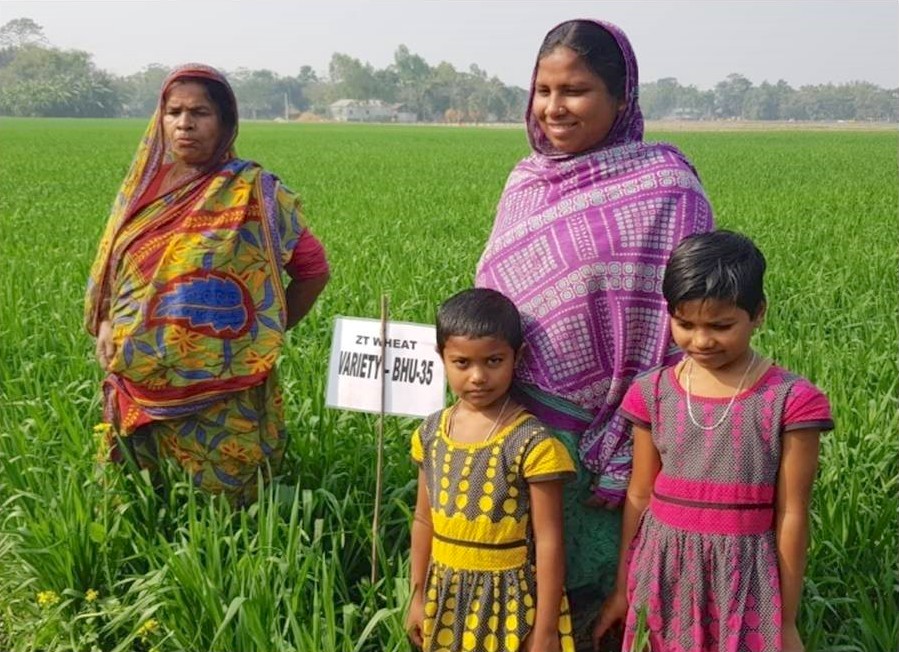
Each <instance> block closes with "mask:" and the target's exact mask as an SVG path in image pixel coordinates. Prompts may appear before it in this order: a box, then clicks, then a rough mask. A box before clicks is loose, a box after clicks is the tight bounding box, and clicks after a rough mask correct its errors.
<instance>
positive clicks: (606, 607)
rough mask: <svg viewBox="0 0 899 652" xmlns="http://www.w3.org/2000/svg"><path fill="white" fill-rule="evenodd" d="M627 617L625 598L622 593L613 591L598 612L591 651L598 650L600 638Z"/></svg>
mask: <svg viewBox="0 0 899 652" xmlns="http://www.w3.org/2000/svg"><path fill="white" fill-rule="evenodd" d="M626 615H627V596H626V595H625V593H624V591H619V590H617V589H616V590H615V592H614V593H612V595H610V596H609V597H608V598H606V601H605V602H603V603H602V609H600V611H599V618H597V619H596V624H595V625H594V626H593V649H594V650H598V649H599V646H600V644H601V642H602V637H603V636H605V635H606V633H608V632H609V630H611V629H612V627H613V626H615V624H616V623H619V622H624V617H625V616H626Z"/></svg>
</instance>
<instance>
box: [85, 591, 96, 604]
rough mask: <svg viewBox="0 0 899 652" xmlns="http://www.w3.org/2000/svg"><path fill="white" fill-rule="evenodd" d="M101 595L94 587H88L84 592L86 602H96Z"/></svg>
mask: <svg viewBox="0 0 899 652" xmlns="http://www.w3.org/2000/svg"><path fill="white" fill-rule="evenodd" d="M99 597H100V593H99V592H97V591H95V590H94V589H88V590H87V592H86V593H85V594H84V600H85V602H96V600H97V598H99Z"/></svg>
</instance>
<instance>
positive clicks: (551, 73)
mask: <svg viewBox="0 0 899 652" xmlns="http://www.w3.org/2000/svg"><path fill="white" fill-rule="evenodd" d="M623 107H624V102H623V101H621V100H618V99H616V98H615V97H613V96H612V95H611V94H610V93H609V90H608V89H607V88H606V84H605V82H604V81H603V80H602V78H601V77H600V76H599V75H597V74H596V73H595V72H593V71H592V70H590V68H588V67H587V64H586V63H584V61H583V60H582V59H581V57H580V56H578V54H577V53H576V52H575V51H574V50H572V49H571V48H568V47H565V46H559V47H557V48H556V49H555V50H553V51H552V52H550V53H549V54H547V55H546V56H544V57H543V58H542V59H540V60H539V61H538V63H537V76H536V78H535V80H534V99H533V101H532V103H531V113H532V114H533V116H534V117H535V118H536V119H537V122H538V124H539V125H540V128H541V129H542V130H543V133H544V134H546V137H547V138H548V139H549V142H550V143H552V145H553V146H554V147H555V148H556V149H558V150H560V151H562V152H565V153H566V154H578V153H580V152H584V151H586V150H588V149H592V148H594V147H597V146H598V145H600V144H601V143H602V142H603V141H604V140H605V139H606V136H608V135H609V131H610V130H611V129H612V125H613V124H614V122H615V118H616V117H617V116H618V112H619V111H620V110H621V109H622V108H623Z"/></svg>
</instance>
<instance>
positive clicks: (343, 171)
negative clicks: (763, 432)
mask: <svg viewBox="0 0 899 652" xmlns="http://www.w3.org/2000/svg"><path fill="white" fill-rule="evenodd" d="M143 126H144V123H143V122H137V121H126V120H123V121H100V120H97V121H92V120H80V121H75V120H68V121H67V120H12V119H4V120H0V226H2V237H0V266H2V267H0V269H2V283H0V650H3V651H8V650H9V651H16V652H22V651H26V650H41V651H48V652H49V651H54V652H56V651H61V650H69V651H76V650H77V651H79V652H81V651H84V652H95V651H101V650H102V651H103V652H111V651H115V652H121V651H125V650H129V651H132V650H133V651H139V652H149V651H150V650H153V651H158V652H165V651H174V650H191V651H206V650H209V651H211V650H215V651H222V652H254V651H257V650H271V651H273V652H288V651H297V652H330V651H340V652H356V651H359V652H361V651H372V652H375V651H378V652H381V651H391V650H406V649H408V644H407V643H406V641H405V636H404V634H403V626H402V622H403V609H404V606H405V602H406V600H407V598H408V590H407V582H408V560H407V554H408V525H409V519H410V507H411V505H412V503H413V500H414V483H413V478H414V474H413V465H412V463H411V461H410V460H409V458H408V440H409V434H410V432H411V429H412V428H413V426H414V421H413V420H410V419H399V418H393V417H388V419H387V423H386V450H385V459H386V465H385V477H384V486H385V489H384V508H383V514H382V531H381V536H380V537H379V541H380V543H379V545H380V553H381V554H380V563H379V568H378V577H379V579H378V581H377V582H375V583H374V584H372V583H371V581H370V579H369V574H370V567H369V551H370V547H371V533H370V522H371V512H372V505H373V501H374V487H375V470H374V459H375V441H376V435H375V432H376V418H375V417H374V416H371V415H364V414H358V413H345V412H339V411H336V410H332V409H329V408H326V407H325V406H324V391H325V375H326V364H327V357H328V351H329V346H330V335H331V329H332V324H333V319H334V317H335V316H337V315H349V316H364V317H376V316H377V315H378V312H379V300H380V295H381V293H386V294H387V295H389V298H390V305H391V318H393V319H397V320H403V321H413V322H425V323H428V322H431V321H432V319H433V316H434V311H435V308H436V306H437V304H438V303H439V302H440V301H441V300H442V299H443V298H445V297H447V296H448V295H449V294H451V293H453V292H455V291H457V290H459V289H462V288H464V287H467V286H470V284H471V281H472V276H473V270H474V267H475V263H476V261H477V259H478V257H479V255H480V251H481V247H482V245H483V243H484V241H485V239H486V237H487V235H488V232H489V229H490V226H491V221H492V218H493V214H494V208H495V205H496V202H497V199H498V197H499V195H500V191H501V189H502V187H503V184H504V182H505V178H506V175H507V174H508V172H509V170H510V169H511V168H512V166H513V165H514V163H515V162H516V161H517V160H518V159H519V158H520V157H521V156H523V155H524V154H525V153H526V152H527V151H528V148H527V144H526V142H525V139H524V135H523V132H522V131H521V130H518V129H486V128H481V129H478V128H468V129H462V128H440V127H391V126H336V125H293V124H291V125H278V124H261V123H248V124H245V125H244V126H243V127H242V129H241V136H240V138H239V140H238V150H239V152H240V154H241V155H242V156H243V157H246V158H253V159H256V160H257V161H259V162H260V163H262V164H263V165H264V166H265V167H266V168H268V169H270V170H273V171H275V172H277V173H278V174H279V175H280V176H281V177H282V179H283V180H284V181H285V182H286V183H287V184H288V185H289V186H290V187H292V188H293V189H295V190H297V191H299V192H300V193H301V195H302V197H303V199H304V202H305V205H306V218H307V221H308V223H309V225H310V227H311V228H312V230H313V231H314V232H315V233H316V234H317V235H318V236H319V237H320V238H321V240H322V241H323V242H324V244H325V246H326V248H327V249H328V252H329V258H330V261H331V266H332V281H331V284H330V285H329V286H328V288H327V289H326V291H325V293H324V294H323V295H322V297H321V299H320V300H319V302H318V304H317V305H316V307H315V309H314V310H313V312H312V313H311V314H310V315H309V316H308V317H307V318H306V320H304V321H303V322H302V323H301V324H300V326H299V327H298V328H297V329H295V330H294V331H293V332H291V334H290V336H289V339H288V345H287V347H286V349H285V352H284V356H283V359H282V361H281V375H282V378H283V383H284V387H285V394H286V397H285V398H286V403H287V404H286V412H287V418H288V428H289V432H290V442H289V446H288V451H287V456H286V460H285V464H284V466H283V468H282V470H281V475H280V476H279V477H278V479H277V481H276V482H275V483H273V484H272V485H270V486H269V487H268V488H266V489H265V490H264V491H262V492H261V494H260V499H259V501H258V503H257V504H255V505H254V506H253V507H251V508H249V509H246V510H244V511H239V512H232V511H231V510H230V509H229V507H228V506H227V504H226V503H225V502H224V501H222V500H220V499H212V498H209V497H206V496H201V495H196V494H195V493H194V492H193V491H192V490H190V488H189V487H188V486H187V484H186V483H185V482H184V478H182V477H181V476H180V475H179V474H178V473H176V472H172V473H170V474H169V475H170V477H169V487H168V491H166V492H165V493H164V494H161V495H157V494H156V493H154V491H153V489H152V488H151V486H150V485H149V484H148V482H147V479H146V478H145V477H142V476H141V475H140V474H136V473H122V472H119V471H118V470H115V469H109V468H103V467H101V466H100V465H98V464H97V461H96V442H95V434H94V431H93V429H94V426H95V425H96V424H97V423H98V421H100V409H99V396H98V384H99V380H100V371H99V369H98V368H97V366H96V364H95V363H94V360H93V345H92V342H91V340H90V338H89V337H88V336H87V335H86V334H85V332H84V331H83V329H82V327H81V314H82V298H83V290H84V285H85V279H86V278H87V273H88V267H89V265H90V263H91V261H92V259H93V255H94V251H95V247H96V244H97V242H98V239H99V236H100V232H101V230H102V228H103V225H104V222H105V219H106V216H107V214H108V210H109V206H110V203H111V201H112V198H113V196H114V194H115V192H116V190H117V188H118V184H119V182H120V181H121V179H122V177H123V176H124V173H125V171H126V169H127V166H128V164H129V162H130V160H131V156H132V154H133V152H134V148H135V146H136V144H137V140H138V138H139V136H140V134H141V132H142V130H143ZM648 139H650V140H668V141H671V142H674V143H675V144H676V145H678V146H679V147H681V148H682V149H683V150H684V151H685V152H686V153H687V155H688V156H689V157H690V158H691V159H692V160H693V161H694V163H695V164H696V166H697V168H698V169H699V171H700V174H701V177H702V179H703V181H704V183H705V186H706V189H707V192H708V194H709V197H710V199H711V202H712V204H713V206H714V208H715V213H716V217H717V221H718V224H719V225H720V226H723V227H727V228H732V229H737V230H740V231H743V232H745V233H747V234H748V235H750V236H751V237H753V238H754V239H755V240H756V241H757V242H758V244H759V245H760V247H761V248H762V250H763V251H764V252H765V253H766V256H767V258H768V262H769V273H768V288H767V289H768V296H769V301H770V310H769V313H768V318H767V321H766V324H765V326H764V328H763V330H762V332H760V333H759V335H758V336H757V340H756V345H757V347H758V348H759V349H760V350H761V351H762V352H764V353H765V354H767V355H770V356H772V357H773V358H774V359H776V360H777V361H778V362H779V363H781V364H783V365H784V366H786V367H788V368H790V369H792V370H794V371H796V372H798V373H801V374H803V375H805V376H807V377H809V378H810V379H812V380H813V381H814V382H815V383H817V384H818V385H819V386H821V387H822V388H824V389H825V390H826V391H827V393H828V394H829V396H830V398H831V401H832V404H833V408H834V414H835V418H836V422H837V429H836V431H835V432H834V433H832V434H829V435H826V436H825V437H824V439H823V445H822V456H821V467H820V472H819V480H818V484H817V486H816V490H815V495H814V501H813V505H812V517H811V519H812V541H811V550H810V556H809V564H808V570H807V573H806V586H805V594H804V600H803V604H802V611H801V619H800V630H801V632H802V633H803V636H804V639H805V641H806V645H807V649H808V650H810V651H819V652H823V651H825V650H830V651H833V652H836V651H846V652H849V651H864V652H875V651H881V650H882V651H887V650H890V651H892V650H895V649H896V647H897V641H899V617H897V614H899V579H897V528H896V518H897V493H899V480H897V478H899V461H897V460H899V443H897V441H899V440H897V430H899V428H897V426H899V419H897V351H899V342H897V297H899V287H897V264H899V261H897V242H899V233H897V230H899V229H897V205H899V197H897V193H899V179H897V133H896V132H895V131H879V132H859V131H853V132H833V131H829V132H814V131H803V132H790V131H776V132H774V131H772V132H764V131H753V132H751V133H750V132H747V133H734V132H728V133H713V132H702V133H699V132H696V133H690V132H676V133H673V132H672V133H658V132H655V133H654V132H650V133H649V134H648Z"/></svg>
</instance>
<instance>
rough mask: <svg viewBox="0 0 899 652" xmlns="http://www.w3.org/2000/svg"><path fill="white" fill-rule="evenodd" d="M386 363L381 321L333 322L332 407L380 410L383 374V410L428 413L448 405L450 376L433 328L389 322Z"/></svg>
mask: <svg viewBox="0 0 899 652" xmlns="http://www.w3.org/2000/svg"><path fill="white" fill-rule="evenodd" d="M386 342H387V348H386V357H387V361H386V364H382V361H381V322H380V321H378V320H377V319H360V318H357V317H338V318H337V319H335V320H334V337H333V339H332V340H331V358H330V361H329V363H328V393H327V397H326V400H325V404H326V405H327V406H328V407H334V408H341V409H344V410H359V411H362V412H375V413H380V411H381V375H382V372H384V371H386V373H385V374H384V378H385V380H386V382H387V386H386V400H385V412H387V414H397V415H403V416H413V417H425V416H427V415H429V414H431V413H432V412H436V411H437V410H439V409H441V408H442V407H443V405H444V401H445V397H446V378H445V376H444V374H443V361H442V360H441V359H440V356H439V355H438V354H437V351H436V350H435V347H436V346H437V333H436V330H435V328H434V327H433V326H425V325H423V324H409V323H405V322H396V321H391V322H387V338H386Z"/></svg>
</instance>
